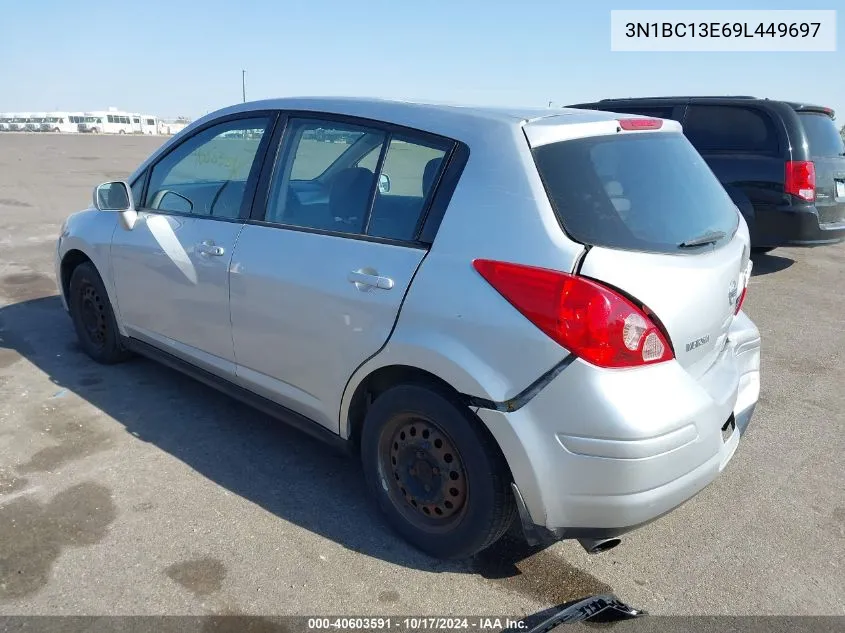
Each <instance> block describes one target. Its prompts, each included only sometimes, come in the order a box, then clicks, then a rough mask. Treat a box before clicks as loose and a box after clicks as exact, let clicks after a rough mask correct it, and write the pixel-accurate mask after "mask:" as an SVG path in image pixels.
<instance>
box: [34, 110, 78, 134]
mask: <svg viewBox="0 0 845 633" xmlns="http://www.w3.org/2000/svg"><path fill="white" fill-rule="evenodd" d="M75 114H76V113H71V112H50V113H49V114H47V116H46V117H45V118H44V122H43V123H42V124H41V131H42V132H61V133H62V134H74V133H76V132H79V124H78V123H74V122H73V121H72V120H71V118H72V117H73V116H74V115H75Z"/></svg>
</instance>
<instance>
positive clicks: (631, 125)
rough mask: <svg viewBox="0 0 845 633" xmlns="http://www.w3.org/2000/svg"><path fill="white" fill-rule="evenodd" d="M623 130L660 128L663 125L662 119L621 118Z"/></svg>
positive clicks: (620, 122) (620, 124)
mask: <svg viewBox="0 0 845 633" xmlns="http://www.w3.org/2000/svg"><path fill="white" fill-rule="evenodd" d="M619 127H621V128H622V129H623V130H659V129H660V128H662V127H663V121H662V120H661V119H619Z"/></svg>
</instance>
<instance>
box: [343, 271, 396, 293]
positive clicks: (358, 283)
mask: <svg viewBox="0 0 845 633" xmlns="http://www.w3.org/2000/svg"><path fill="white" fill-rule="evenodd" d="M346 278H347V279H348V280H349V282H350V283H353V284H355V287H356V288H358V290H367V289H369V288H381V289H382V290H390V289H391V288H393V280H392V279H391V278H390V277H383V276H382V275H379V274H377V273H370V272H364V271H361V270H353V271H352V272H351V273H349V275H347V277H346Z"/></svg>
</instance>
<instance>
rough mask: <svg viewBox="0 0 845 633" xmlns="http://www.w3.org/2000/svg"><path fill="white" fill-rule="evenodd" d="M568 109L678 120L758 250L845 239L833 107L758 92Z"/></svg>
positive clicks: (843, 157) (843, 180)
mask: <svg viewBox="0 0 845 633" xmlns="http://www.w3.org/2000/svg"><path fill="white" fill-rule="evenodd" d="M568 107H571V108H582V109H589V110H606V111H610V112H620V113H626V114H639V115H643V116H651V117H660V118H662V119H674V120H676V121H680V123H681V124H682V125H683V128H684V134H685V135H686V137H687V138H688V139H689V140H690V142H691V143H692V144H693V146H694V147H695V148H696V149H697V150H698V152H699V153H700V154H701V155H702V157H703V158H704V160H706V161H707V163H708V164H709V165H710V168H711V169H712V170H713V172H714V173H715V174H716V176H717V177H718V178H719V180H720V181H721V182H722V185H723V186H724V187H725V189H726V190H727V192H728V193H729V194H730V196H731V198H732V199H733V201H734V203H736V205H737V207H739V209H740V211H741V212H742V214H743V216H745V220H746V222H747V223H748V229H749V231H750V233H751V243H752V246H753V247H754V250H756V251H758V252H761V251H762V252H765V251H769V250H772V249H773V248H776V247H778V246H785V245H815V244H829V243H832V242H839V241H842V240H843V239H845V145H843V142H842V138H841V137H840V135H839V132H838V130H837V129H836V124H835V123H834V112H833V110H831V109H830V108H825V107H822V106H815V105H808V104H805V103H794V102H790V101H774V100H770V99H758V98H756V97H647V98H627V99H602V100H601V101H597V102H595V103H580V104H576V105H571V106H568Z"/></svg>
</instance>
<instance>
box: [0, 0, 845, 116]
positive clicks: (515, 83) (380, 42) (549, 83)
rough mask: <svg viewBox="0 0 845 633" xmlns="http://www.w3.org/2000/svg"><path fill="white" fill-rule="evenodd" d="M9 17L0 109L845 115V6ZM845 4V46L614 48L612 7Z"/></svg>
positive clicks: (155, 3) (57, 11) (461, 4)
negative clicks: (420, 107)
mask: <svg viewBox="0 0 845 633" xmlns="http://www.w3.org/2000/svg"><path fill="white" fill-rule="evenodd" d="M2 4H3V6H2V11H0V60H2V62H0V111H19V110H20V111H30V110H31V111H47V110H53V109H59V110H94V109H97V110H100V109H105V108H106V107H108V106H115V107H118V108H121V109H126V110H132V111H140V112H144V113H150V114H157V115H159V116H178V115H187V116H191V117H196V116H199V115H202V114H205V113H206V112H208V111H210V110H215V109H217V108H219V107H222V106H225V105H229V104H231V103H234V102H239V101H240V100H241V69H246V71H247V75H246V88H247V99H248V100H253V99H260V98H265V97H273V96H290V95H364V96H379V97H389V98H400V99H433V100H437V101H455V102H464V103H488V104H495V105H545V104H547V103H548V102H549V101H553V102H554V103H555V104H556V105H563V104H567V103H573V102H578V101H586V100H594V99H598V98H603V97H613V96H617V97H619V96H647V95H673V94H751V95H757V96H761V97H770V98H785V99H793V100H803V101H809V102H814V103H819V104H822V105H827V106H830V107H833V108H835V109H836V110H837V112H838V116H837V119H838V121H839V122H840V123H841V122H842V121H843V120H845V5H843V4H842V0H817V1H815V2H813V3H812V5H811V6H807V3H806V2H792V3H789V2H784V1H783V0H745V1H744V2H742V3H739V4H738V3H737V2H736V0H734V1H724V0H707V1H706V2H698V3H696V4H690V5H686V6H684V4H683V3H680V2H677V1H676V2H670V1H665V0H650V1H649V2H625V1H624V0H616V1H615V2H607V1H605V0H591V1H589V2H573V1H571V0H520V1H516V0H508V1H503V0H486V1H481V0H389V1H388V0H357V1H356V0H301V1H297V2H293V1H290V0H193V1H188V0H142V1H139V2H116V1H114V0H109V1H106V0H41V1H40V2H35V3H31V2H10V1H8V0H6V1H4V2H3V3H2ZM614 8H616V9H623V8H625V9H670V8H695V9H730V8H734V9H736V8H741V9H809V8H812V9H837V8H838V9H839V12H838V15H837V19H838V29H837V33H838V46H839V50H838V51H837V52H835V53H624V52H615V53H614V52H611V51H610V32H609V28H610V10H611V9H614Z"/></svg>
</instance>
